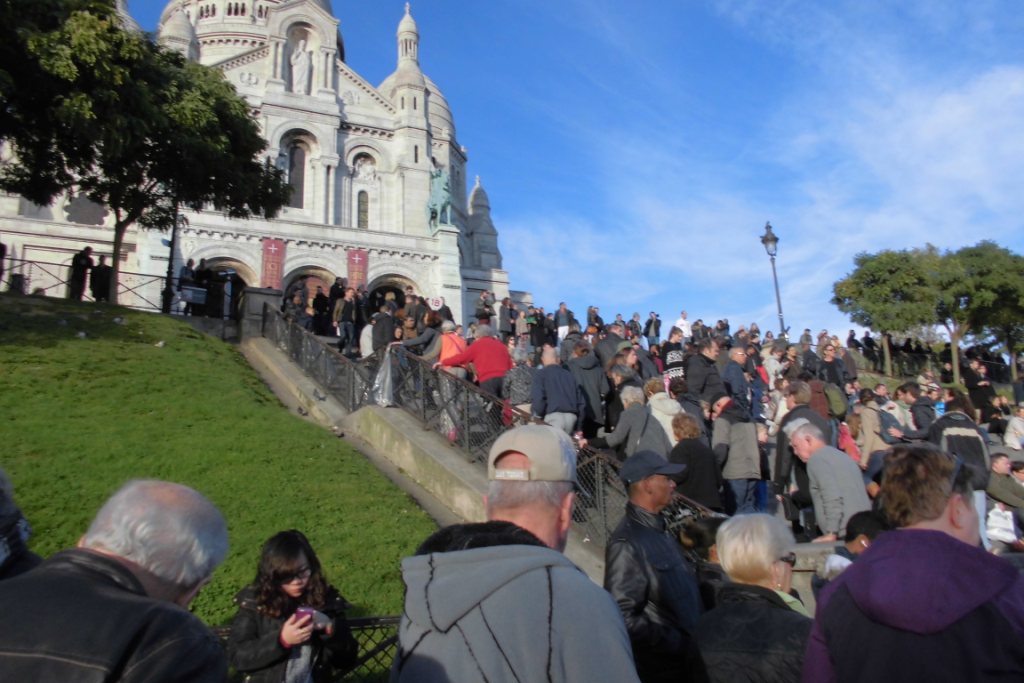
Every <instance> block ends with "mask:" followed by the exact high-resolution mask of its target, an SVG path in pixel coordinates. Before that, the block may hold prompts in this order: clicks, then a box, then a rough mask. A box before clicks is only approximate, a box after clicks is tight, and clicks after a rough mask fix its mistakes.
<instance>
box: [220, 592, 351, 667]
mask: <svg viewBox="0 0 1024 683" xmlns="http://www.w3.org/2000/svg"><path fill="white" fill-rule="evenodd" d="M235 602H236V603H238V613H237V614H236V615H235V619H234V621H232V622H231V637H230V639H229V640H228V657H229V658H230V660H231V665H232V666H233V667H235V669H236V670H238V671H239V672H240V673H243V674H246V679H245V680H246V682H247V683H278V682H279V681H282V680H284V674H285V669H286V668H287V666H288V659H289V657H290V655H291V650H289V649H287V648H285V647H284V646H283V645H281V641H280V636H281V627H282V626H284V622H286V621H287V620H288V617H290V616H291V614H288V615H286V616H281V617H271V616H268V615H266V614H263V613H262V612H260V611H259V610H258V609H257V607H256V601H255V591H254V590H253V588H252V587H251V586H250V587H247V588H244V589H242V590H241V591H240V592H239V593H238V595H236V596H235ZM346 605H347V603H346V602H345V599H344V598H342V597H341V596H340V595H339V594H338V592H337V591H335V590H334V589H333V588H332V589H330V591H329V594H328V596H327V600H326V604H325V605H324V606H323V607H320V608H318V609H319V611H320V612H323V613H324V614H326V615H327V616H328V617H331V619H333V620H334V634H333V635H332V636H327V635H326V633H325V632H323V631H314V632H313V637H312V638H311V639H310V643H311V644H312V646H313V681H314V683H329V682H330V681H332V680H334V677H333V672H332V670H333V669H337V670H341V671H344V670H347V669H348V668H350V667H351V666H352V665H353V664H354V663H355V661H356V656H357V655H358V653H359V648H358V645H357V644H356V641H355V638H353V637H352V632H351V631H350V630H349V627H348V623H347V622H346V621H345V607H346Z"/></svg>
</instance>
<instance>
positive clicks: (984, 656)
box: [803, 445, 1024, 683]
mask: <svg viewBox="0 0 1024 683" xmlns="http://www.w3.org/2000/svg"><path fill="white" fill-rule="evenodd" d="M971 481H972V473H971V471H970V470H969V468H968V467H967V466H966V465H965V464H964V462H963V460H961V459H959V458H957V457H955V456H952V455H950V454H948V453H944V452H942V451H940V450H938V449H936V448H935V447H934V446H927V445H920V446H897V447H895V448H893V449H892V450H891V451H890V452H889V454H888V455H887V456H886V462H885V469H884V471H883V476H882V492H881V499H882V501H883V503H882V505H883V509H884V511H885V514H886V516H887V517H888V519H889V521H890V522H891V523H892V524H893V526H894V527H895V530H894V531H889V532H885V533H882V534H881V535H879V536H878V537H877V538H876V539H875V541H874V542H873V543H872V544H871V547H870V548H868V549H867V550H866V551H865V552H864V554H862V555H861V556H860V559H858V560H857V561H856V562H855V563H854V564H853V565H852V566H851V567H850V568H849V569H847V570H846V571H845V572H843V573H842V574H841V575H840V576H839V577H838V578H837V579H836V580H835V581H834V582H833V583H832V584H831V585H830V586H829V587H828V588H826V589H825V590H824V591H822V594H821V596H820V598H819V600H818V610H817V617H816V619H815V622H814V628H813V630H812V631H811V639H810V641H809V643H808V646H807V655H806V657H805V659H804V670H803V680H804V681H807V682H812V681H813V682H814V683H817V682H818V681H837V682H840V683H846V682H847V681H864V682H865V683H867V682H872V683H873V682H874V681H994V680H999V681H1010V680H1024V577H1022V576H1021V574H1020V573H1019V572H1018V571H1017V569H1016V568H1015V567H1014V566H1013V565H1011V564H1010V563H1009V562H1007V561H1006V560H1004V559H1001V558H999V557H997V556H995V555H991V554H989V553H987V552H985V550H984V549H982V548H981V547H980V537H979V533H978V512H977V509H976V508H975V506H974V501H973V493H974V491H973V488H972V485H971Z"/></svg>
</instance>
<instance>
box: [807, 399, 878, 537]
mask: <svg viewBox="0 0 1024 683" xmlns="http://www.w3.org/2000/svg"><path fill="white" fill-rule="evenodd" d="M787 429H788V431H789V442H790V444H791V445H792V446H793V452H794V453H795V454H796V457H798V458H800V460H801V462H805V463H807V477H808V479H809V481H810V489H811V491H810V493H811V500H812V501H813V502H814V518H815V522H817V524H818V528H819V529H821V533H822V535H821V536H819V537H818V538H816V539H814V542H815V543H835V542H836V541H838V540H839V539H840V538H843V537H844V536H846V523H847V522H848V521H849V520H850V518H851V517H853V516H854V515H855V514H857V513H858V512H864V511H865V510H870V509H871V501H870V500H868V493H867V490H866V489H865V488H864V479H863V477H862V476H861V472H860V467H858V466H857V463H856V462H854V461H853V460H852V459H851V458H850V456H848V455H847V454H846V453H843V452H842V451H841V450H839V449H837V448H833V447H832V446H829V445H828V444H827V443H825V435H824V434H823V433H822V431H821V429H820V428H819V427H818V426H817V425H815V424H814V423H813V422H810V421H808V420H804V419H799V420H794V421H793V422H792V423H791V424H790V425H789V426H788V427H787Z"/></svg>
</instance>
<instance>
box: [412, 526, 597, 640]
mask: <svg viewBox="0 0 1024 683" xmlns="http://www.w3.org/2000/svg"><path fill="white" fill-rule="evenodd" d="M498 525H507V526H508V527H514V526H515V525H512V524H508V523H503V522H487V523H484V524H465V525H458V526H459V527H461V529H462V530H463V531H465V532H466V533H462V532H457V533H456V534H454V536H455V537H453V538H452V539H451V541H452V542H450V543H446V541H444V540H442V541H441V543H437V542H434V543H431V541H430V540H429V539H428V541H427V542H425V543H424V546H428V547H430V546H432V547H435V548H440V547H443V546H444V545H447V546H448V547H450V548H468V549H465V550H448V551H446V552H431V553H429V554H425V555H416V556H413V557H407V558H405V559H404V560H402V578H403V579H404V581H405V586H406V592H405V616H407V617H408V618H409V620H410V621H412V622H413V623H414V624H417V625H419V626H421V627H425V628H432V629H436V630H440V631H442V632H447V631H448V630H449V629H450V628H451V627H452V626H454V625H455V624H456V623H457V622H458V621H459V620H460V619H462V618H463V617H464V616H466V615H467V614H468V613H469V612H471V611H472V610H473V609H475V608H476V607H477V605H479V604H480V603H482V602H484V601H486V600H487V599H488V598H489V597H490V596H491V595H493V594H494V593H496V592H498V591H500V590H502V589H504V588H506V587H507V586H508V585H509V584H510V583H512V582H514V581H515V580H516V579H517V578H519V577H521V576H523V575H525V574H529V573H530V572H535V571H543V570H546V569H547V568H549V567H571V568H573V569H576V570H577V571H579V570H578V569H577V568H576V565H574V564H573V563H572V562H571V561H570V560H569V559H567V558H566V557H565V556H564V555H563V554H562V553H560V552H558V551H556V550H552V549H551V548H548V547H547V546H545V545H543V544H542V543H540V541H538V540H537V539H536V538H535V537H532V534H529V532H525V531H522V530H519V531H520V532H521V534H520V535H519V536H520V538H518V540H516V538H515V537H514V532H513V535H509V534H507V533H505V531H504V530H502V529H501V528H499V527H498ZM449 529H450V527H449V528H448V529H442V530H441V532H438V533H443V532H447V531H449ZM516 529H518V527H516ZM478 532H479V533H478ZM522 534H525V535H526V536H525V537H522ZM435 536H436V535H435ZM530 537H532V542H531V540H530ZM481 544H482V547H481ZM422 551H423V547H421V552H422Z"/></svg>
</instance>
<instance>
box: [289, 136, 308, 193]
mask: <svg viewBox="0 0 1024 683" xmlns="http://www.w3.org/2000/svg"><path fill="white" fill-rule="evenodd" d="M288 184H289V185H291V188H292V196H291V198H290V199H289V200H288V206H291V207H293V208H296V209H301V208H302V207H303V199H304V195H305V193H306V150H305V148H304V147H302V145H299V144H296V143H293V144H292V146H291V149H289V150H288Z"/></svg>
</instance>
